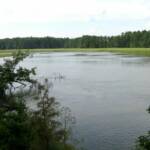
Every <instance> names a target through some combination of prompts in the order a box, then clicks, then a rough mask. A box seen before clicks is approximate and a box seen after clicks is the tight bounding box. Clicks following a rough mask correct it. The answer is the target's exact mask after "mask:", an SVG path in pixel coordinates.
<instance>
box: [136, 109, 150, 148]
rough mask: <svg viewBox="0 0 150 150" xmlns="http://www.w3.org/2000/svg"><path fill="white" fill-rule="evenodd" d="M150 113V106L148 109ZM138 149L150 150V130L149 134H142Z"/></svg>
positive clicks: (138, 141)
mask: <svg viewBox="0 0 150 150" xmlns="http://www.w3.org/2000/svg"><path fill="white" fill-rule="evenodd" d="M147 111H148V112H149V113H150V107H149V108H148V110H147ZM136 149H137V150H150V131H149V132H148V133H147V135H143V136H140V137H139V138H138V140H137V145H136Z"/></svg>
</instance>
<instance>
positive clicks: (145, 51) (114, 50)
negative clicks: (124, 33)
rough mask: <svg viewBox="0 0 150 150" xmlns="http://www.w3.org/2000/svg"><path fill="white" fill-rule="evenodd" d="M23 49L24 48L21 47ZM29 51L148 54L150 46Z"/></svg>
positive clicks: (5, 52)
mask: <svg viewBox="0 0 150 150" xmlns="http://www.w3.org/2000/svg"><path fill="white" fill-rule="evenodd" d="M16 51H17V50H15V49H13V50H0V57H7V56H11V55H12V54H13V52H16ZM22 51H25V49H22ZM30 52H32V53H35V52H40V53H42V52H112V53H119V54H128V55H136V56H148V57H149V56H150V48H58V49H57V48H56V49H31V50H30Z"/></svg>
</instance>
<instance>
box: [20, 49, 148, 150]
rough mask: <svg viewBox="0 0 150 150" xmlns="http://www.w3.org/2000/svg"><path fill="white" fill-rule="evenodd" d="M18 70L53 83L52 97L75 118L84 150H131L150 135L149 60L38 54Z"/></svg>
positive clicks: (78, 135)
mask: <svg viewBox="0 0 150 150" xmlns="http://www.w3.org/2000/svg"><path fill="white" fill-rule="evenodd" d="M22 65H24V66H26V67H28V68H31V67H37V76H38V78H40V79H43V78H48V79H49V80H53V79H52V77H54V76H57V75H59V74H61V75H62V76H64V77H65V78H64V79H62V80H53V83H54V87H53V89H52V91H51V95H52V96H55V97H56V99H57V101H59V102H60V103H61V105H63V106H68V107H70V109H71V110H72V114H73V115H74V116H75V117H76V120H77V123H76V127H75V128H76V132H75V134H76V137H80V139H83V140H81V141H80V144H81V145H83V147H84V148H86V149H87V150H129V149H131V148H132V147H133V146H134V144H135V140H136V138H137V137H138V136H140V135H143V134H144V133H146V132H147V131H148V130H150V115H149V114H148V113H147V112H146V109H147V108H148V106H149V104H150V57H136V56H128V55H119V54H113V53H103V52H101V53H41V54H40V53H36V54H34V55H33V57H30V58H27V59H26V60H25V61H24V62H23V63H22Z"/></svg>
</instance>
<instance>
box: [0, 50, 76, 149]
mask: <svg viewBox="0 0 150 150" xmlns="http://www.w3.org/2000/svg"><path fill="white" fill-rule="evenodd" d="M27 56H28V54H27V53H25V52H17V53H16V54H15V55H13V59H7V60H5V62H4V63H3V64H2V65H0V150H75V148H74V146H73V145H71V144H69V142H68V140H69V138H70V133H71V132H70V126H71V124H72V123H73V118H72V116H71V115H70V111H69V112H68V113H67V110H68V109H64V108H63V109H60V106H59V103H58V102H57V101H56V100H55V98H54V97H51V96H49V94H50V93H49V88H50V84H49V81H48V80H47V79H45V80H44V81H43V82H39V81H38V80H36V79H34V78H33V76H34V75H35V74H36V72H35V68H32V69H27V68H23V67H21V66H18V64H19V63H20V62H21V61H23V60H24V59H25V58H26V57H27ZM28 101H36V104H37V105H36V107H35V108H32V107H31V106H28ZM62 110H65V112H64V111H62ZM60 118H61V119H60ZM68 123H70V124H69V125H68Z"/></svg>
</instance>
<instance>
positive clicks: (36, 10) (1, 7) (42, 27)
mask: <svg viewBox="0 0 150 150" xmlns="http://www.w3.org/2000/svg"><path fill="white" fill-rule="evenodd" d="M144 29H146V30H149V29H150V0H0V38H5V37H26V36H55V37H77V36H82V35H87V34H89V35H116V34H120V33H121V32H125V31H129V30H130V31H134V30H144Z"/></svg>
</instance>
